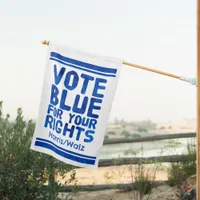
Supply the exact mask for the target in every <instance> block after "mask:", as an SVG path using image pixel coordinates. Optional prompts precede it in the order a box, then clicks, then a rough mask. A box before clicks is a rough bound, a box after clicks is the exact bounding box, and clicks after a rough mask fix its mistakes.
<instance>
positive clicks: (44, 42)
mask: <svg viewBox="0 0 200 200" xmlns="http://www.w3.org/2000/svg"><path fill="white" fill-rule="evenodd" d="M41 43H42V44H46V45H49V41H47V40H42V42H41Z"/></svg>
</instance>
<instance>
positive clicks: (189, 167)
mask: <svg viewBox="0 0 200 200" xmlns="http://www.w3.org/2000/svg"><path fill="white" fill-rule="evenodd" d="M187 152H188V155H187V158H186V160H185V161H182V162H178V163H171V165H170V167H169V169H168V184H169V185H170V186H174V185H179V184H181V183H183V182H184V181H185V180H186V179H187V178H188V177H189V176H192V175H194V174H196V146H195V145H194V144H193V143H188V144H187Z"/></svg>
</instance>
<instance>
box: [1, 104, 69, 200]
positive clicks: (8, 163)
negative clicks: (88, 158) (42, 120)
mask: <svg viewBox="0 0 200 200" xmlns="http://www.w3.org/2000/svg"><path fill="white" fill-rule="evenodd" d="M2 105H3V103H2V102H0V191H1V192H2V196H4V197H7V198H8V199H9V200H10V199H13V200H14V199H17V200H45V199H50V200H51V199H52V200H55V199H56V198H57V194H58V187H59V184H58V183H56V182H55V172H60V173H61V176H62V175H63V176H64V174H65V173H66V172H68V171H70V170H72V169H73V168H72V167H71V166H69V165H66V164H64V163H61V162H59V161H58V160H56V159H54V158H53V157H52V156H49V155H47V154H42V153H39V152H36V151H33V150H30V145H31V139H32V136H33V133H34V128H35V123H33V122H32V121H31V120H30V121H28V123H27V122H26V121H25V120H24V119H23V112H22V109H21V108H19V109H18V110H17V117H16V119H15V121H14V122H12V123H11V122H10V121H9V117H10V116H9V115H6V117H3V111H2ZM72 178H73V177H72ZM1 198H3V197H0V199H1Z"/></svg>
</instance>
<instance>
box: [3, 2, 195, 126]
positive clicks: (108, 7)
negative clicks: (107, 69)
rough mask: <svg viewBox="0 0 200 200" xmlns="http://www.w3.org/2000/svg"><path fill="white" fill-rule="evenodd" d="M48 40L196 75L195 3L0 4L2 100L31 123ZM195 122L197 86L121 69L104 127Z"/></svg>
mask: <svg viewBox="0 0 200 200" xmlns="http://www.w3.org/2000/svg"><path fill="white" fill-rule="evenodd" d="M41 40H50V41H52V42H53V43H56V44H62V45H67V46H71V47H73V48H78V49H81V50H84V51H87V52H90V53H97V54H101V55H105V56H111V57H117V58H121V59H123V60H124V61H128V62H132V63H135V64H139V65H143V66H147V67H150V68H153V69H158V70H161V71H165V72H169V73H172V74H176V75H179V76H186V77H189V78H194V77H196V0H57V1H55V0H42V1H39V0H34V1H27V0H18V1H12V0H0V101H1V100H2V101H3V109H4V113H5V114H6V113H9V114H11V116H12V118H14V117H16V111H17V108H18V107H21V108H22V109H23V112H24V117H25V118H26V119H36V118H37V115H38V111H39V110H38V109H39V104H40V98H41V92H42V85H43V77H44V69H45V64H46V57H47V47H46V46H44V45H42V44H41V43H40V42H41ZM115 118H118V119H124V120H127V121H140V120H146V119H151V120H152V121H157V122H159V121H162V122H163V121H172V120H182V119H194V118H196V86H193V85H190V84H188V83H186V82H183V81H180V80H177V79H174V78H171V77H167V76H163V75H159V74H156V73H151V72H148V71H144V70H141V69H136V68H132V67H128V66H125V65H123V66H122V70H121V73H120V78H119V82H118V86H117V90H116V93H115V97H114V101H113V104H112V109H111V113H110V118H109V121H113V120H114V119H115Z"/></svg>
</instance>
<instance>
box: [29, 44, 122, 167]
mask: <svg viewBox="0 0 200 200" xmlns="http://www.w3.org/2000/svg"><path fill="white" fill-rule="evenodd" d="M122 63H123V61H122V60H120V59H116V58H110V57H105V56H99V55H93V54H89V53H87V52H84V51H81V50H76V49H73V48H70V47H66V46H63V47H62V46H58V45H54V44H50V45H49V47H48V56H47V64H46V69H45V76H44V83H43V90H42V96H41V102H40V108H39V114H38V118H37V122H36V128H35V132H34V136H33V139H32V144H31V149H32V150H35V151H38V152H42V153H46V154H49V155H51V156H53V157H55V158H56V159H58V160H60V161H63V162H65V163H67V164H70V165H74V166H78V167H85V168H96V167H98V162H99V154H100V150H101V147H102V145H103V140H104V136H105V132H106V127H107V123H108V119H109V113H110V110H111V106H112V101H113V98H114V94H115V90H116V87H117V82H118V78H119V74H120V68H121V66H122Z"/></svg>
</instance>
